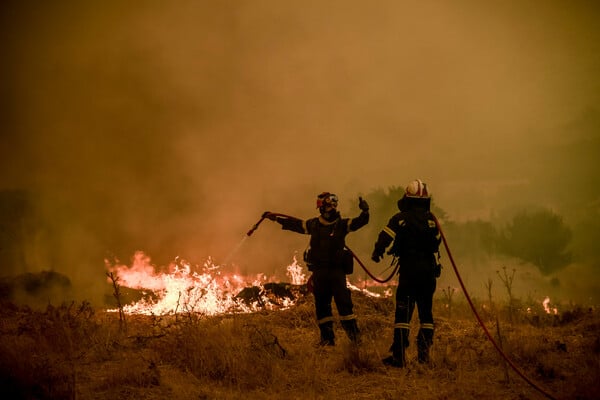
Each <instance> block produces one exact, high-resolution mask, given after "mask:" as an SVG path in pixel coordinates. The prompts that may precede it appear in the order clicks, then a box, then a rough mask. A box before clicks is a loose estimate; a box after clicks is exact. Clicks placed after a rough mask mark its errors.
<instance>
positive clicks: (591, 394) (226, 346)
mask: <svg viewBox="0 0 600 400" xmlns="http://www.w3.org/2000/svg"><path fill="white" fill-rule="evenodd" d="M353 296H354V300H355V304H356V308H355V312H356V314H357V315H358V317H359V325H360V328H361V330H362V332H363V342H362V344H361V345H360V346H359V347H355V346H353V345H351V344H350V343H349V342H348V341H347V340H346V339H345V336H344V334H343V331H342V330H341V328H340V327H339V325H338V326H337V327H336V334H337V336H338V338H339V340H338V345H337V346H336V347H333V348H320V347H317V346H316V343H317V341H318V336H317V335H318V333H317V332H318V331H317V328H316V326H315V322H314V316H313V303H312V297H311V296H308V297H306V298H304V299H301V300H300V301H299V303H298V305H296V306H295V307H293V308H291V309H289V310H284V311H265V312H259V313H255V314H243V315H225V316H220V317H212V318H206V317H198V316H195V315H192V314H187V315H185V314H184V315H178V316H177V317H176V318H175V317H172V316H171V317H143V316H128V317H127V325H126V329H123V327H122V326H121V325H120V324H119V316H118V314H116V313H110V314H109V313H105V312H104V311H101V310H93V309H92V307H91V306H90V305H89V304H85V303H84V304H81V305H74V304H71V305H64V306H60V307H48V309H46V310H45V311H33V310H30V309H27V308H23V307H17V306H14V305H12V304H4V305H3V307H2V308H1V311H0V314H1V315H0V317H1V318H0V335H1V338H0V376H1V378H0V383H1V385H2V389H3V393H4V396H5V397H8V398H13V399H165V398H168V399H239V398H241V397H244V398H251V399H265V400H267V399H269V400H270V399H282V398H289V399H333V398H335V399H348V400H350V399H398V398H411V399H469V398H477V399H543V398H545V397H544V396H543V395H542V394H540V393H539V392H537V391H536V390H535V389H534V388H532V387H531V386H530V385H528V384H527V383H526V382H525V381H524V380H523V379H521V378H520V377H519V376H517V375H516V374H515V373H514V372H512V371H509V373H508V377H509V379H508V381H507V380H506V375H505V369H504V366H503V362H502V360H501V359H500V357H499V356H498V355H497V353H496V352H495V350H494V348H493V347H492V345H491V344H490V343H489V341H488V340H487V338H486V337H485V335H484V333H483V331H482V329H481V328H480V327H479V326H478V324H477V322H476V320H475V318H474V317H473V316H472V314H471V312H470V310H469V309H467V307H466V305H465V304H464V303H462V302H460V301H459V300H455V304H453V305H452V311H451V314H450V312H449V310H448V307H447V305H446V304H444V302H443V301H440V300H438V302H437V303H436V306H435V315H436V339H435V343H434V347H433V349H432V363H431V365H420V364H418V363H417V362H416V349H415V345H414V341H415V338H414V334H416V330H417V327H418V320H415V321H413V324H414V329H413V330H412V332H413V337H412V338H411V339H412V345H411V347H410V348H409V352H408V360H409V367H408V368H405V369H390V368H386V367H384V366H383V365H382V364H381V358H383V357H384V356H386V355H387V354H388V347H389V345H390V338H391V334H392V322H393V321H392V319H393V310H394V304H393V300H391V299H389V298H388V299H373V298H369V297H365V296H364V295H362V294H361V293H356V292H355V293H354V295H353ZM439 297H442V296H438V298H439ZM480 306H481V310H482V315H485V316H486V323H487V324H488V327H489V329H490V332H497V331H499V332H500V333H501V335H502V341H503V346H504V349H505V351H506V353H507V354H508V355H509V356H510V357H511V359H512V360H513V361H514V363H515V364H516V365H517V366H519V368H520V369H521V370H522V371H523V372H524V373H525V374H526V375H527V376H528V377H529V378H530V379H531V380H533V381H534V382H535V383H537V384H538V385H540V386H541V387H542V388H543V389H544V390H546V391H547V392H548V393H550V394H551V395H552V396H553V397H554V398H557V399H597V398H600V389H599V388H598V384H597V383H598V380H599V378H600V329H599V328H600V318H599V315H598V312H597V311H596V310H593V309H579V308H577V307H573V309H572V310H569V312H564V313H563V314H562V316H561V317H552V316H547V315H545V314H543V313H534V314H537V315H538V316H537V317H536V316H535V315H534V314H531V313H523V312H522V311H517V315H516V317H517V318H514V319H515V320H514V321H513V322H512V323H509V321H508V316H507V315H506V314H502V310H500V311H499V312H500V315H499V318H498V321H500V324H501V326H500V329H498V330H497V329H496V327H495V324H496V316H495V315H491V313H490V312H489V308H488V309H487V310H488V311H487V314H485V312H486V311H485V310H486V309H484V308H483V304H481V305H480ZM511 312H513V313H514V312H515V311H514V310H513V309H511ZM519 313H520V314H519Z"/></svg>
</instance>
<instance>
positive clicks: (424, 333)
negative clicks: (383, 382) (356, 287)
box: [371, 179, 441, 368]
mask: <svg viewBox="0 0 600 400" xmlns="http://www.w3.org/2000/svg"><path fill="white" fill-rule="evenodd" d="M430 205H431V197H430V196H429V193H428V191H427V185H426V184H425V183H423V182H422V181H421V180H419V179H416V180H414V181H412V182H410V183H409V184H408V186H407V187H406V190H405V193H404V196H403V197H402V198H401V199H400V200H399V201H398V208H399V209H400V212H399V213H397V214H395V215H394V216H393V217H392V218H390V220H389V222H388V224H387V225H386V226H385V227H384V228H383V230H382V231H381V232H380V233H379V236H378V238H377V241H376V243H375V248H374V250H373V255H372V256H371V258H372V260H373V261H375V262H379V261H380V260H381V258H382V257H383V254H384V252H385V250H386V249H387V248H388V246H390V244H391V245H392V246H391V247H390V250H389V251H388V252H387V253H388V254H391V255H394V256H395V257H397V258H398V263H399V266H400V267H399V272H398V274H399V278H398V288H397V289H396V312H395V317H394V340H393V343H392V346H391V348H390V351H391V353H392V355H391V356H389V357H387V358H384V359H383V363H384V364H385V365H389V366H393V367H399V368H402V367H404V366H405V365H406V356H405V350H406V348H407V347H408V345H409V334H410V320H411V318H412V314H413V311H414V309H415V306H416V307H417V309H418V313H419V322H420V329H419V332H418V334H417V352H418V361H419V362H421V363H426V362H428V361H429V348H430V347H431V345H432V343H433V328H434V326H433V313H432V307H433V293H434V292H435V287H436V278H438V277H439V275H440V272H441V266H440V264H439V251H438V250H439V245H440V242H441V234H440V231H439V229H438V227H437V224H436V222H435V219H434V217H433V215H432V214H431V212H430ZM436 253H437V258H436Z"/></svg>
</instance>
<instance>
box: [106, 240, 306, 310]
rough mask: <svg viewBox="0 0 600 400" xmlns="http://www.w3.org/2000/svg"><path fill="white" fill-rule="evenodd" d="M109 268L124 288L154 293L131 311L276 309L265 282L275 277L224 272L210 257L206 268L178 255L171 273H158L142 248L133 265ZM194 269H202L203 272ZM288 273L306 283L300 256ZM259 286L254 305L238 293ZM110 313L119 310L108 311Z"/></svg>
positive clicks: (283, 305) (290, 301) (285, 303)
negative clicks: (299, 263)
mask: <svg viewBox="0 0 600 400" xmlns="http://www.w3.org/2000/svg"><path fill="white" fill-rule="evenodd" d="M108 268H109V271H110V272H112V273H113V274H114V275H115V276H117V278H118V280H117V283H118V284H119V285H120V286H122V287H127V288H131V289H138V290H142V291H145V292H147V293H151V294H152V295H153V296H148V297H145V298H143V299H141V300H139V301H137V302H134V303H132V304H128V305H125V306H124V307H123V311H124V312H125V313H127V314H145V315H165V314H176V313H195V314H201V315H218V314H224V313H249V312H254V311H257V310H258V309H264V308H275V306H273V304H272V302H270V301H269V299H268V298H267V295H266V293H265V291H264V288H263V285H264V284H265V283H267V282H268V281H272V280H273V278H270V279H269V278H267V277H266V276H265V275H264V274H258V275H256V276H255V277H251V278H250V277H242V276H240V275H236V274H228V273H225V272H224V271H222V268H221V266H219V265H215V264H214V263H213V261H212V259H211V258H208V259H207V261H206V262H205V263H204V265H203V266H202V268H198V267H197V266H192V265H191V264H190V263H189V262H187V261H185V260H181V259H179V258H177V259H176V260H175V261H174V262H172V263H171V264H170V265H169V268H168V269H169V272H158V271H157V269H156V268H155V266H154V265H152V264H151V259H150V257H149V256H148V255H146V254H145V253H144V252H141V251H138V252H136V253H135V254H134V256H133V258H132V263H131V265H130V266H127V265H122V264H117V265H114V266H109V267H108ZM194 269H200V271H199V272H196V271H194ZM287 275H288V276H290V277H291V279H292V282H293V284H294V285H302V284H304V283H306V276H305V274H304V273H303V272H302V267H301V266H300V265H298V263H297V261H296V258H295V257H294V260H293V262H292V264H290V265H289V266H288V267H287ZM249 286H256V287H259V288H260V289H261V290H260V294H259V296H260V299H259V300H256V301H254V302H252V303H250V304H248V302H244V300H243V299H240V298H236V295H237V294H238V293H239V292H240V291H241V290H242V289H244V288H245V287H249ZM153 299H154V300H153ZM294 302H295V299H288V298H285V299H282V300H281V304H280V305H278V306H277V308H279V309H281V308H287V307H289V306H291V305H293V304H294ZM108 311H110V312H115V311H118V310H117V309H111V310H108Z"/></svg>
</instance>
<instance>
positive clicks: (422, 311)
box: [391, 275, 436, 361]
mask: <svg viewBox="0 0 600 400" xmlns="http://www.w3.org/2000/svg"><path fill="white" fill-rule="evenodd" d="M435 287H436V279H435V277H433V276H423V277H415V278H411V279H408V278H403V277H402V275H401V276H400V279H399V280H398V288H397V289H396V314H395V317H394V341H393V344H392V348H391V350H392V352H393V353H394V355H398V356H399V357H400V356H403V355H404V350H405V349H406V348H407V347H408V345H409V333H410V320H411V319H412V315H413V312H414V310H415V307H417V310H418V313H419V322H420V324H421V326H420V329H419V333H418V335H417V348H418V351H419V361H427V358H428V350H429V347H430V346H431V344H432V343H433V311H432V308H433V294H434V292H435Z"/></svg>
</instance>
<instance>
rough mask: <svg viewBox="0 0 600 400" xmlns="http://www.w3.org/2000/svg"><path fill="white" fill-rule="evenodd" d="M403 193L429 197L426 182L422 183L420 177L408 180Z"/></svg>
mask: <svg viewBox="0 0 600 400" xmlns="http://www.w3.org/2000/svg"><path fill="white" fill-rule="evenodd" d="M404 194H405V196H406V197H418V198H429V193H428V192H427V184H426V183H423V181H421V180H420V179H415V180H414V181H412V182H410V183H409V184H408V186H407V187H406V191H405V193H404Z"/></svg>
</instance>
